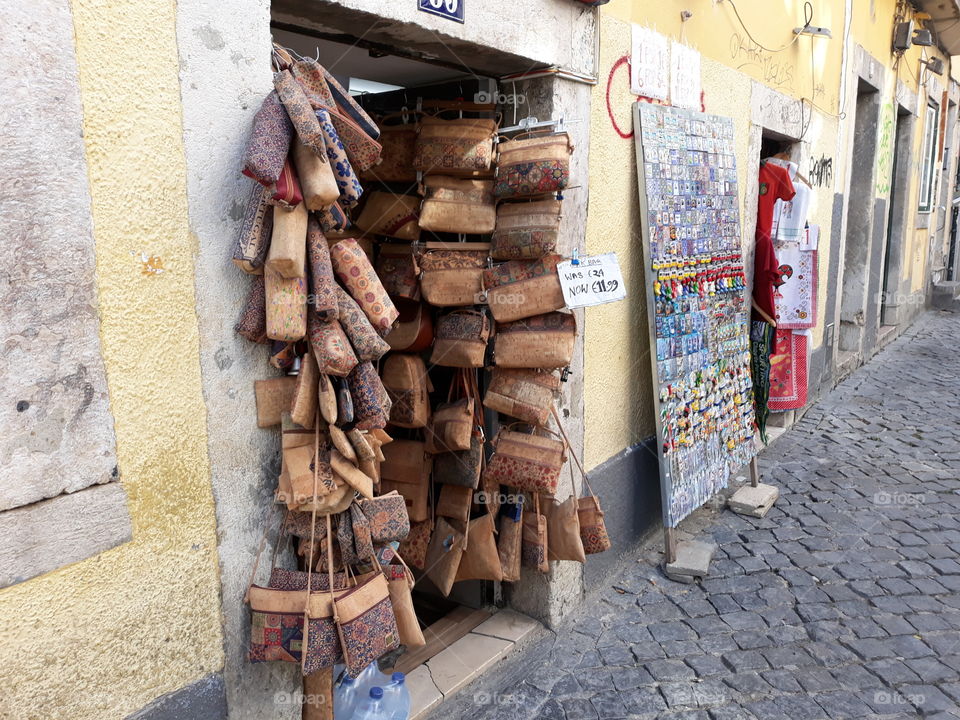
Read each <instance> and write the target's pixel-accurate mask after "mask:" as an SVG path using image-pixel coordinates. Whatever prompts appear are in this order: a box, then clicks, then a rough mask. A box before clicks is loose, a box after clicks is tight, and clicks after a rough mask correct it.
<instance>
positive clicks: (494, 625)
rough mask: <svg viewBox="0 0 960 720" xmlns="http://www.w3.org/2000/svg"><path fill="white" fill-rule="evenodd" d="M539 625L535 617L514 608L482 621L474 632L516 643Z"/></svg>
mask: <svg viewBox="0 0 960 720" xmlns="http://www.w3.org/2000/svg"><path fill="white" fill-rule="evenodd" d="M539 627H542V626H541V625H540V623H538V622H537V621H536V620H534V619H533V618H530V617H527V616H526V615H521V614H520V613H518V612H514V611H513V610H501V611H500V612H498V613H497V614H496V615H494V616H493V617H491V618H490V619H489V620H485V621H483V622H482V623H480V624H479V625H478V626H477V627H475V628H474V629H473V632H475V633H476V634H477V635H487V636H489V637H495V638H500V639H501V640H509V641H510V642H515V643H516V642H520V641H521V640H522V639H523V638H525V637H526V636H527V635H529V634H530V633H532V632H533V631H534V630H536V629H537V628H539Z"/></svg>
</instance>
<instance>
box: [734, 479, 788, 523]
mask: <svg viewBox="0 0 960 720" xmlns="http://www.w3.org/2000/svg"><path fill="white" fill-rule="evenodd" d="M779 497H780V490H779V489H778V488H777V487H775V486H774V485H767V484H765V483H760V484H759V485H757V487H753V486H752V485H744V486H743V487H742V488H740V489H739V490H737V491H736V492H735V493H734V494H733V495H732V496H731V497H730V499H729V500H728V501H727V505H728V507H729V508H730V509H731V510H733V511H734V512H735V513H738V514H740V515H749V516H750V517H757V518H762V517H763V516H764V515H766V514H767V513H768V512H769V511H770V508H772V507H773V504H774V503H775V502H776V501H777V498H779Z"/></svg>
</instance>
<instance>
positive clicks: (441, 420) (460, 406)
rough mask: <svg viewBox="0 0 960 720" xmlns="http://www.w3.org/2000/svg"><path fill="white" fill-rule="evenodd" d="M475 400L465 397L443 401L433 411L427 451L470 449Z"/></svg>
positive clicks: (441, 451)
mask: <svg viewBox="0 0 960 720" xmlns="http://www.w3.org/2000/svg"><path fill="white" fill-rule="evenodd" d="M473 425H474V401H473V398H469V397H465V398H460V399H459V400H455V401H453V402H446V403H441V404H440V405H438V406H437V409H436V410H434V411H433V418H432V420H431V421H430V426H429V428H428V430H427V433H426V436H427V452H430V453H433V454H435V455H436V454H440V453H449V452H456V451H458V450H469V449H470V437H471V435H472V434H473Z"/></svg>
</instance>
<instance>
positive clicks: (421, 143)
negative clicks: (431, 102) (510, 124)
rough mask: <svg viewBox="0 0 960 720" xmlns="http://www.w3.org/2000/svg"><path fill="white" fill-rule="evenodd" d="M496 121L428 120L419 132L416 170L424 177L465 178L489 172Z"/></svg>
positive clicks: (422, 123) (473, 119)
mask: <svg viewBox="0 0 960 720" xmlns="http://www.w3.org/2000/svg"><path fill="white" fill-rule="evenodd" d="M496 133H497V121H496V120H494V119H492V118H459V119H455V120H443V119H441V118H436V117H425V118H423V119H422V120H421V121H420V124H419V126H418V128H417V142H416V146H415V149H414V156H413V167H414V169H415V170H420V171H421V172H423V173H424V174H428V175H429V174H434V175H463V174H470V173H474V172H477V171H488V170H490V162H491V158H492V156H493V138H494V136H495V135H496Z"/></svg>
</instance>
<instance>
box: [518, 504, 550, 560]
mask: <svg viewBox="0 0 960 720" xmlns="http://www.w3.org/2000/svg"><path fill="white" fill-rule="evenodd" d="M547 541H548V535H547V519H546V518H545V517H544V516H543V515H541V514H540V496H539V495H534V511H533V512H525V513H524V514H523V545H522V547H521V550H520V557H521V561H522V564H523V565H525V566H527V567H531V568H536V569H537V570H539V571H540V572H542V573H546V572H550V561H549V559H548V557H547Z"/></svg>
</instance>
